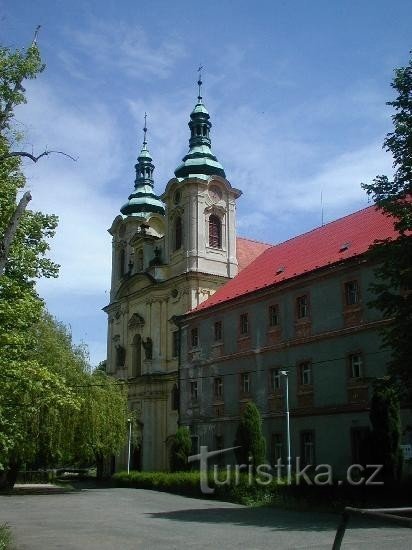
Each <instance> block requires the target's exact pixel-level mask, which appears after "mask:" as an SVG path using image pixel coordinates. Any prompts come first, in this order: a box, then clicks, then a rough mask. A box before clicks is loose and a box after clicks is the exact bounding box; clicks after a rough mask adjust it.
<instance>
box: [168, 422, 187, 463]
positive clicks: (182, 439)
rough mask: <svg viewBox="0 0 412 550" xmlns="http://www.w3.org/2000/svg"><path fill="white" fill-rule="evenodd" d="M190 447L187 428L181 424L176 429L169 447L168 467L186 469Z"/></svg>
mask: <svg viewBox="0 0 412 550" xmlns="http://www.w3.org/2000/svg"><path fill="white" fill-rule="evenodd" d="M191 448H192V441H191V439H190V433H189V428H187V427H186V426H182V427H180V428H178V429H177V432H176V434H175V436H174V439H173V442H172V445H171V449H170V469H171V471H172V472H181V471H184V470H187V469H188V462H187V457H188V456H189V454H190V450H191Z"/></svg>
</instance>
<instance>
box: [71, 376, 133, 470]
mask: <svg viewBox="0 0 412 550" xmlns="http://www.w3.org/2000/svg"><path fill="white" fill-rule="evenodd" d="M84 383H85V386H84V387H83V388H82V392H81V393H82V402H81V407H80V412H79V421H78V422H77V425H76V429H75V437H76V441H75V450H76V455H77V459H78V460H79V461H83V462H84V461H85V462H93V463H94V462H96V461H97V462H101V461H102V460H103V458H104V457H110V456H111V455H114V454H117V453H118V452H119V451H120V450H121V449H122V447H123V445H124V444H125V441H126V435H127V419H128V416H129V413H128V410H127V389H126V387H125V386H123V385H122V384H120V383H119V382H116V381H115V380H113V379H112V378H110V377H109V376H107V375H106V374H105V373H103V372H101V371H97V370H96V371H94V372H93V373H92V374H89V375H88V376H87V377H85V379H84Z"/></svg>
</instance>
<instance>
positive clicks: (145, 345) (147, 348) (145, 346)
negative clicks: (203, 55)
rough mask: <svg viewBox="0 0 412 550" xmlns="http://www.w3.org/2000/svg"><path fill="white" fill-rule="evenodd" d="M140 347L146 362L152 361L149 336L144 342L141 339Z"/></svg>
mask: <svg viewBox="0 0 412 550" xmlns="http://www.w3.org/2000/svg"><path fill="white" fill-rule="evenodd" d="M142 346H143V349H144V353H145V359H146V360H150V359H152V358H153V341H152V339H151V338H150V336H148V337H147V338H146V341H144V340H143V339H142Z"/></svg>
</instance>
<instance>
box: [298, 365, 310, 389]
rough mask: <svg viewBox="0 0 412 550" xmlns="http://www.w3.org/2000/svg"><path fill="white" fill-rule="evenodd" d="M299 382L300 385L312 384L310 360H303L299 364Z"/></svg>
mask: <svg viewBox="0 0 412 550" xmlns="http://www.w3.org/2000/svg"><path fill="white" fill-rule="evenodd" d="M299 383H300V385H301V386H310V385H311V384H312V365H311V363H310V361H305V362H304V363H301V364H300V365H299Z"/></svg>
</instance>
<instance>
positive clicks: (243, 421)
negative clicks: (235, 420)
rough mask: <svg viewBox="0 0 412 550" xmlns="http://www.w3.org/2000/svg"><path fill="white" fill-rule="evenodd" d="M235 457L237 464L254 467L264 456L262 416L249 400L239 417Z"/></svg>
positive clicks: (262, 461)
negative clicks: (250, 462) (250, 463)
mask: <svg viewBox="0 0 412 550" xmlns="http://www.w3.org/2000/svg"><path fill="white" fill-rule="evenodd" d="M234 446H235V447H239V448H238V449H236V450H235V453H236V459H237V461H238V463H239V464H247V465H248V464H249V459H251V461H252V463H253V466H254V468H256V467H257V466H258V465H259V464H263V463H264V462H265V458H266V440H265V438H264V436H263V434H262V418H261V416H260V412H259V409H258V408H257V407H256V405H255V403H253V402H249V403H247V404H246V407H245V409H244V411H243V413H242V416H241V417H240V423H239V425H238V428H237V431H236V437H235V442H234Z"/></svg>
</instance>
